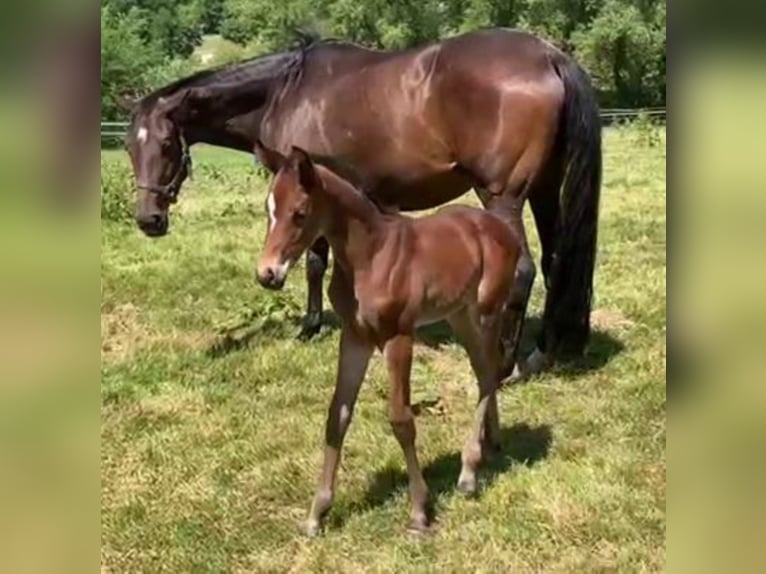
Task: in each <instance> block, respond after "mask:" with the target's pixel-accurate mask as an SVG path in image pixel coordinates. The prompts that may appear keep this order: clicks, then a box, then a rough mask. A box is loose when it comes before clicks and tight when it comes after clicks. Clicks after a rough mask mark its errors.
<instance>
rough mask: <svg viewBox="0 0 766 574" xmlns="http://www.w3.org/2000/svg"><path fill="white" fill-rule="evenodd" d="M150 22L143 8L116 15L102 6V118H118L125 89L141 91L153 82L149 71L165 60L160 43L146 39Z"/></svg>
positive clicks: (108, 8)
mask: <svg viewBox="0 0 766 574" xmlns="http://www.w3.org/2000/svg"><path fill="white" fill-rule="evenodd" d="M145 27H146V21H145V20H144V19H143V17H142V16H141V13H140V11H139V10H136V9H133V10H130V11H128V12H127V13H125V14H116V13H115V11H114V10H113V9H111V8H110V7H109V6H107V7H103V8H101V117H102V119H105V120H111V119H114V118H117V117H119V116H120V114H121V110H120V109H119V106H118V104H117V99H118V97H119V96H120V95H122V94H123V91H128V90H131V91H133V92H135V93H140V92H142V91H144V90H146V89H147V87H148V85H149V75H148V73H149V70H151V69H152V67H153V66H156V65H157V62H158V61H160V60H161V59H162V54H161V52H160V50H159V48H158V46H157V45H156V44H154V43H147V42H145V41H144V40H143V39H142V34H143V31H144V30H145Z"/></svg>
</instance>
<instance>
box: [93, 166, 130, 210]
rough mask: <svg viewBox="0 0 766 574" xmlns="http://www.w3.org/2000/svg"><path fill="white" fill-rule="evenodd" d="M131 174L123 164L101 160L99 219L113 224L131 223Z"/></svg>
mask: <svg viewBox="0 0 766 574" xmlns="http://www.w3.org/2000/svg"><path fill="white" fill-rule="evenodd" d="M133 201H134V193H133V173H132V171H131V170H130V168H129V166H128V165H127V164H125V163H117V162H105V161H104V160H103V158H102V160H101V219H102V221H110V222H114V223H127V222H129V221H132V214H133Z"/></svg>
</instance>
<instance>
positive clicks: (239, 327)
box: [206, 311, 340, 359]
mask: <svg viewBox="0 0 766 574" xmlns="http://www.w3.org/2000/svg"><path fill="white" fill-rule="evenodd" d="M339 328H340V319H339V318H338V316H337V315H336V314H335V313H334V312H333V311H325V312H324V313H322V329H321V331H320V332H319V333H318V334H314V335H313V336H312V337H311V339H312V340H318V339H322V338H324V337H326V336H329V335H330V333H332V332H333V331H335V330H337V329H339ZM262 338H268V339H269V340H285V339H294V338H298V339H302V340H308V339H309V337H307V336H306V334H305V332H304V331H303V319H302V318H301V317H297V316H291V317H289V318H287V319H281V320H277V319H271V318H266V319H262V320H257V319H256V318H255V317H254V316H249V317H247V318H245V319H244V320H242V321H240V322H239V323H237V324H236V325H232V326H228V327H224V328H221V329H219V330H218V331H217V332H216V334H215V336H214V337H213V340H212V341H211V343H210V344H209V345H208V347H207V350H206V352H207V355H208V356H209V357H211V358H214V359H218V358H221V357H225V356H226V355H228V354H230V353H234V352H237V351H241V350H243V349H247V348H249V347H250V345H251V344H252V343H253V342H254V341H257V340H259V339H262Z"/></svg>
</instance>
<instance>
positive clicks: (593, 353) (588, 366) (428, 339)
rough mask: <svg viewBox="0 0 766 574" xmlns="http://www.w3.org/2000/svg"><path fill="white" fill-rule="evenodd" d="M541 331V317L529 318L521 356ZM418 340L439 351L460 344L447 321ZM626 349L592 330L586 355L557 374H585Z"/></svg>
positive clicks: (424, 329)
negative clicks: (444, 347) (444, 346)
mask: <svg viewBox="0 0 766 574" xmlns="http://www.w3.org/2000/svg"><path fill="white" fill-rule="evenodd" d="M541 330H542V319H541V318H540V317H527V319H526V320H525V321H524V328H523V329H522V332H521V342H520V343H519V354H520V356H522V357H526V356H528V355H529V354H530V353H531V352H532V351H533V350H534V349H535V346H536V343H537V335H538V333H540V331H541ZM417 338H418V340H419V341H420V342H421V343H423V344H425V345H426V346H428V347H432V348H434V349H439V348H440V347H442V346H443V345H451V344H457V343H459V341H458V340H457V339H456V338H455V335H454V334H453V333H452V329H451V328H450V326H449V325H448V324H447V322H445V321H439V322H437V323H432V324H430V325H426V326H424V327H420V328H419V329H418V331H417ZM623 349H625V345H624V344H623V343H622V341H620V340H619V339H616V338H615V337H613V336H612V335H611V334H609V333H608V332H607V331H603V330H599V329H593V330H592V331H591V335H590V340H589V341H588V347H587V349H586V351H585V355H584V356H583V357H579V358H577V359H573V360H570V361H566V362H562V363H561V364H560V365H557V366H556V368H555V372H556V373H557V374H561V375H563V376H565V377H576V376H578V375H581V374H583V373H587V372H590V371H596V370H598V369H600V368H601V367H603V366H605V365H606V364H607V363H609V362H610V361H611V360H612V359H613V358H614V357H615V356H617V355H618V354H620V353H621V352H622V351H623Z"/></svg>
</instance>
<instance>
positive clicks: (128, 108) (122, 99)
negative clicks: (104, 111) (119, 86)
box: [117, 95, 138, 113]
mask: <svg viewBox="0 0 766 574" xmlns="http://www.w3.org/2000/svg"><path fill="white" fill-rule="evenodd" d="M117 105H118V106H120V108H121V109H122V111H124V112H128V113H132V112H133V110H135V109H136V106H137V105H138V100H136V99H134V98H131V97H129V96H125V95H119V96H117Z"/></svg>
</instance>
